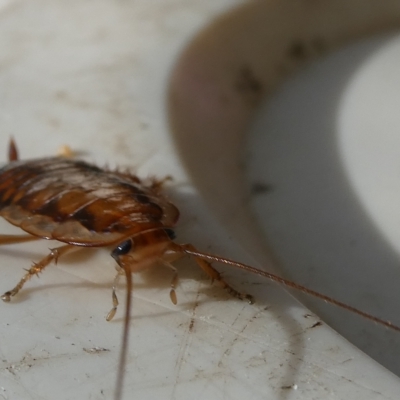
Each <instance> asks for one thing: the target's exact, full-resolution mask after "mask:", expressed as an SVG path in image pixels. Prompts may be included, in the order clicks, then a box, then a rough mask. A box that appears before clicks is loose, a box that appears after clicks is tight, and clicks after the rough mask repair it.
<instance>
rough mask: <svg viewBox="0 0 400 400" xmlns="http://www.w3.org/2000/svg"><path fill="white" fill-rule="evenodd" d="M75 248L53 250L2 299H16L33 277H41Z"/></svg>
mask: <svg viewBox="0 0 400 400" xmlns="http://www.w3.org/2000/svg"><path fill="white" fill-rule="evenodd" d="M73 248H75V246H73V245H70V244H67V245H64V246H61V247H58V248H57V249H53V250H51V251H50V254H48V255H47V256H46V257H44V258H43V259H42V260H40V261H39V262H38V263H34V264H33V265H32V266H31V267H30V268H29V269H28V270H27V272H26V274H25V275H24V276H23V277H22V279H21V280H20V281H19V282H18V283H17V285H16V286H15V287H14V288H13V289H12V290H9V291H7V292H5V293H4V294H3V295H2V296H1V299H2V300H3V301H5V302H9V301H10V300H11V297H14V296H15V295H16V294H17V293H18V292H19V291H20V290H21V289H22V287H23V286H24V284H25V283H26V282H27V281H29V280H30V279H31V278H32V276H34V275H36V276H37V275H39V273H40V272H42V271H43V270H44V269H45V268H46V267H47V266H48V265H49V264H50V263H51V262H52V261H55V260H57V259H58V258H59V257H60V256H62V255H63V254H65V253H66V252H68V251H70V250H71V249H73Z"/></svg>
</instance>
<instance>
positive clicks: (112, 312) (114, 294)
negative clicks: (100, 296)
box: [106, 265, 125, 321]
mask: <svg viewBox="0 0 400 400" xmlns="http://www.w3.org/2000/svg"><path fill="white" fill-rule="evenodd" d="M116 270H117V271H118V272H117V274H116V275H115V278H114V282H113V286H112V295H111V296H112V303H113V307H112V309H111V310H110V311H109V313H108V314H107V317H106V321H111V320H112V319H113V318H114V316H115V314H116V312H117V308H118V305H119V301H118V297H117V289H116V288H117V285H118V282H119V278H120V277H121V275H125V271H124V270H123V269H122V268H121V267H120V266H119V265H117V266H116Z"/></svg>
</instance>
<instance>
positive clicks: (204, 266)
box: [171, 243, 254, 304]
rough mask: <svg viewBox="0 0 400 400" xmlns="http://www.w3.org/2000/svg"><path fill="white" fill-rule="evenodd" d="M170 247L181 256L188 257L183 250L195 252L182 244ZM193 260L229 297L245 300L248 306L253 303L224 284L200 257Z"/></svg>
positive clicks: (192, 247)
mask: <svg viewBox="0 0 400 400" xmlns="http://www.w3.org/2000/svg"><path fill="white" fill-rule="evenodd" d="M171 247H172V249H171V250H173V251H175V252H178V253H180V254H182V256H183V255H186V256H187V255H188V254H187V253H186V252H185V249H187V250H190V251H194V252H196V248H195V247H194V246H193V245H191V244H183V245H178V244H176V243H173V244H171ZM195 260H196V262H197V265H198V266H199V267H200V268H201V269H202V270H203V271H204V272H205V273H206V274H207V275H208V276H209V277H210V278H211V280H212V281H213V282H214V281H216V282H217V283H218V284H219V285H220V286H221V287H222V288H224V289H225V290H226V291H227V292H228V293H229V294H230V295H231V296H233V297H236V298H238V299H240V300H246V301H248V302H249V303H250V304H253V303H254V299H253V296H250V295H249V294H246V293H241V292H238V291H237V290H236V289H234V288H233V287H232V286H230V285H229V284H228V282H226V281H225V280H224V279H223V278H222V276H221V274H220V273H219V272H218V271H217V270H216V269H215V268H214V267H213V266H212V265H211V264H210V263H209V262H208V261H206V260H203V259H202V258H200V257H195Z"/></svg>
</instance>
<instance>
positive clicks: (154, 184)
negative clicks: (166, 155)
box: [150, 175, 172, 192]
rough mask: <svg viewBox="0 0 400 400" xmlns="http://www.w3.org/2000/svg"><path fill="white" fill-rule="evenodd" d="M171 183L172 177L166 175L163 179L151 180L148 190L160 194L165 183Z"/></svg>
mask: <svg viewBox="0 0 400 400" xmlns="http://www.w3.org/2000/svg"><path fill="white" fill-rule="evenodd" d="M170 181H172V176H170V175H167V176H166V177H164V178H163V179H157V178H152V179H151V184H150V188H151V189H152V190H154V191H155V192H160V191H161V190H162V188H163V186H164V185H165V183H166V182H170Z"/></svg>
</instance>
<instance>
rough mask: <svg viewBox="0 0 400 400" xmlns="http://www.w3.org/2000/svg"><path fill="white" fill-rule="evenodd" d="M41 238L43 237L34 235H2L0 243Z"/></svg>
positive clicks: (21, 241) (13, 242)
mask: <svg viewBox="0 0 400 400" xmlns="http://www.w3.org/2000/svg"><path fill="white" fill-rule="evenodd" d="M39 239H41V238H40V237H37V236H33V235H0V245H2V244H15V243H23V242H31V241H33V240H39Z"/></svg>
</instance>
